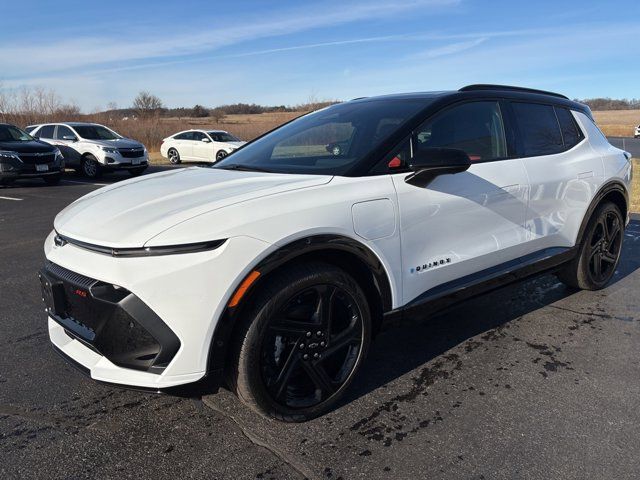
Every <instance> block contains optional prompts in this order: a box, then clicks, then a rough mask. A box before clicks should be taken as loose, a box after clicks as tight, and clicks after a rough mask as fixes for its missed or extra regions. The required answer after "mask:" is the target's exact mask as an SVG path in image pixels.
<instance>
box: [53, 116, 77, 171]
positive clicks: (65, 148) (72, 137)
mask: <svg viewBox="0 0 640 480" xmlns="http://www.w3.org/2000/svg"><path fill="white" fill-rule="evenodd" d="M77 141H78V136H77V135H76V134H75V133H74V132H73V130H71V129H70V128H69V127H67V126H65V125H58V126H57V127H56V133H55V138H54V141H53V144H54V145H55V146H56V147H58V148H59V149H60V152H61V153H62V156H63V157H64V162H65V165H67V166H68V167H79V166H80V158H81V157H80V152H78V151H77V150H76V149H75V148H74V144H75V143H76V142H77Z"/></svg>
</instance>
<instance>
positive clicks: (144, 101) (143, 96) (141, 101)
mask: <svg viewBox="0 0 640 480" xmlns="http://www.w3.org/2000/svg"><path fill="white" fill-rule="evenodd" d="M133 108H134V110H136V111H137V112H138V114H139V115H140V116H141V117H149V116H151V115H154V114H157V113H159V112H160V109H161V108H162V100H160V98H159V97H157V96H156V95H153V94H151V93H149V92H145V91H143V92H140V93H138V96H137V97H136V98H135V99H134V100H133Z"/></svg>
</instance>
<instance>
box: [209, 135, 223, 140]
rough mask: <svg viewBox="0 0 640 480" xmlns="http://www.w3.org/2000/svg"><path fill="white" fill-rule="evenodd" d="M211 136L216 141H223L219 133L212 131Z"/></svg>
mask: <svg viewBox="0 0 640 480" xmlns="http://www.w3.org/2000/svg"><path fill="white" fill-rule="evenodd" d="M209 136H210V137H211V138H212V139H213V141H214V142H221V141H222V140H220V134H219V133H210V134H209Z"/></svg>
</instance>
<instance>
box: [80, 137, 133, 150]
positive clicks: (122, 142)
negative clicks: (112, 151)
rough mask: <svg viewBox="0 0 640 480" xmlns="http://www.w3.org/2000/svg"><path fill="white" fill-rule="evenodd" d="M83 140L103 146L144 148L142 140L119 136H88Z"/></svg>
mask: <svg viewBox="0 0 640 480" xmlns="http://www.w3.org/2000/svg"><path fill="white" fill-rule="evenodd" d="M82 141H83V142H90V143H93V144H94V145H101V146H103V147H111V148H142V147H144V145H142V144H141V143H140V142H136V141H135V140H131V139H130V138H117V139H115V140H90V139H87V138H83V139H82Z"/></svg>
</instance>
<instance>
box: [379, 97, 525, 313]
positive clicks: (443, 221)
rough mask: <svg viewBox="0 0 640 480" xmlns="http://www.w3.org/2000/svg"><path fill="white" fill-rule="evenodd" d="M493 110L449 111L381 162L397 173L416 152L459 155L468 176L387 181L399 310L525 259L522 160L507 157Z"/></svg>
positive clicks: (472, 105)
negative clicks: (392, 192) (395, 223)
mask: <svg viewBox="0 0 640 480" xmlns="http://www.w3.org/2000/svg"><path fill="white" fill-rule="evenodd" d="M501 105H502V103H501V102H500V101H497V100H487V101H473V102H466V103H462V104H458V105H455V106H452V107H449V108H448V109H446V110H444V111H442V112H440V113H438V114H436V115H435V116H433V117H432V118H431V119H429V120H427V121H426V122H425V123H423V124H422V126H421V127H419V128H418V129H417V130H416V131H414V132H413V135H412V139H411V140H407V142H405V143H404V144H403V145H401V146H400V147H399V149H398V150H396V151H395V152H394V153H392V154H391V156H390V157H389V158H388V159H386V160H385V161H388V162H389V163H388V165H389V166H391V167H397V166H398V165H402V164H403V163H404V164H406V162H407V158H408V157H410V156H411V152H413V151H417V149H421V148H431V147H441V148H456V149H460V150H464V151H465V152H466V153H467V154H468V155H469V157H470V158H471V159H472V161H473V165H472V166H471V168H470V169H469V170H468V171H466V172H462V173H457V174H453V175H440V176H438V177H436V178H435V179H434V180H433V181H432V182H431V183H430V184H429V185H427V186H426V187H417V186H414V185H410V184H408V183H406V181H405V179H406V178H407V173H406V171H405V172H404V173H399V174H395V175H392V178H393V182H394V185H395V188H396V191H397V194H398V204H399V210H400V226H401V242H402V267H403V271H402V282H403V300H404V303H405V304H406V303H410V302H412V301H414V300H417V299H418V298H419V297H420V296H421V295H422V294H426V293H425V292H428V291H430V290H432V289H434V288H435V287H438V286H439V285H442V284H445V283H447V282H454V281H457V280H460V279H463V278H464V277H468V276H470V275H472V274H476V273H477V272H480V271H482V270H485V269H488V268H490V267H494V266H496V265H500V264H503V263H506V262H509V261H512V260H515V259H518V258H519V257H521V256H523V255H524V254H525V253H526V251H525V248H526V247H525V245H524V243H525V241H526V230H525V228H524V213H525V209H526V199H527V195H526V192H527V176H526V172H525V169H524V166H523V163H522V160H520V159H518V158H512V156H511V150H512V149H513V141H512V138H513V135H512V132H511V130H510V129H509V128H508V126H506V125H505V122H504V119H503V115H502V106H501ZM423 298H424V297H423Z"/></svg>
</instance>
